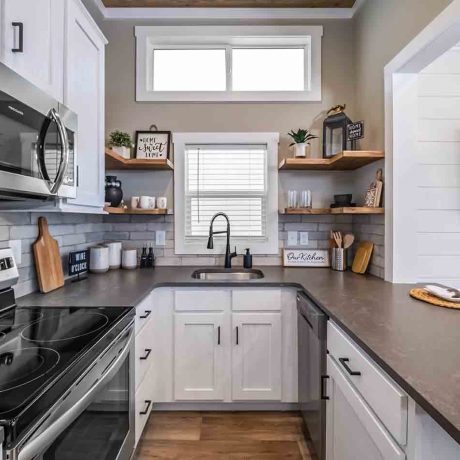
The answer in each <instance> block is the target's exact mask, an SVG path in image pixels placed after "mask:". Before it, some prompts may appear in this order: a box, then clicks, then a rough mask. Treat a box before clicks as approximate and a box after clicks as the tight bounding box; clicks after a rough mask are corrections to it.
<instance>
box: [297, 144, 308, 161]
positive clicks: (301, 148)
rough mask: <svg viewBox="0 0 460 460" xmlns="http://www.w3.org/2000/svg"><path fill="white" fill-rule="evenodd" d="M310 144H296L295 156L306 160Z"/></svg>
mask: <svg viewBox="0 0 460 460" xmlns="http://www.w3.org/2000/svg"><path fill="white" fill-rule="evenodd" d="M307 146H308V144H307V143H305V142H303V143H301V144H294V156H295V157H296V158H305V157H306V156H307Z"/></svg>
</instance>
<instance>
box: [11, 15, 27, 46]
mask: <svg viewBox="0 0 460 460" xmlns="http://www.w3.org/2000/svg"><path fill="white" fill-rule="evenodd" d="M11 25H12V26H13V27H17V28H18V29H19V46H18V47H17V48H12V50H11V51H12V52H13V53H23V52H24V24H23V23H22V22H12V23H11Z"/></svg>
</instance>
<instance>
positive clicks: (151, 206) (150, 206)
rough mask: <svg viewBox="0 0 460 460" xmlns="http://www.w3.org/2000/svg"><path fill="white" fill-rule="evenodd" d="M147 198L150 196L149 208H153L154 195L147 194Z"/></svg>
mask: <svg viewBox="0 0 460 460" xmlns="http://www.w3.org/2000/svg"><path fill="white" fill-rule="evenodd" d="M149 198H150V203H149V208H150V209H155V201H156V199H155V197H154V196H149Z"/></svg>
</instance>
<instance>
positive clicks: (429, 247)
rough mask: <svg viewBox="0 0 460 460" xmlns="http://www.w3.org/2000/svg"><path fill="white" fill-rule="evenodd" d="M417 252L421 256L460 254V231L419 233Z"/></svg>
mask: <svg viewBox="0 0 460 460" xmlns="http://www.w3.org/2000/svg"><path fill="white" fill-rule="evenodd" d="M417 252H418V254H419V255H420V256H433V255H435V256H436V255H437V256H453V255H455V256H460V233H445V234H444V235H443V236H442V238H439V235H438V234H437V233H418V234H417Z"/></svg>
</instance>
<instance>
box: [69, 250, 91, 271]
mask: <svg viewBox="0 0 460 460" xmlns="http://www.w3.org/2000/svg"><path fill="white" fill-rule="evenodd" d="M88 268H89V250H85V251H75V252H71V253H69V276H73V275H80V274H81V273H85V272H87V271H88Z"/></svg>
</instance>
